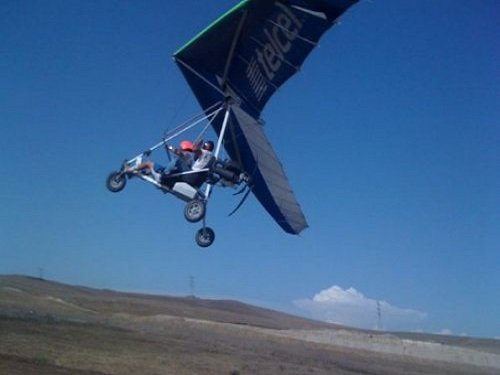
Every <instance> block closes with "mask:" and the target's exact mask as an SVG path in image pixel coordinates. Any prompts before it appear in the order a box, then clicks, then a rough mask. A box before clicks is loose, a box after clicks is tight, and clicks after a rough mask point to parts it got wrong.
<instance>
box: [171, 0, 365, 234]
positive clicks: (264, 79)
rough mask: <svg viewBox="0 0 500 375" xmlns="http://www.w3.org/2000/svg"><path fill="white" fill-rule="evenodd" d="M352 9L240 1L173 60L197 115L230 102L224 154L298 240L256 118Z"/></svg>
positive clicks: (315, 1)
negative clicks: (191, 95)
mask: <svg viewBox="0 0 500 375" xmlns="http://www.w3.org/2000/svg"><path fill="white" fill-rule="evenodd" d="M356 2H357V0H282V1H271V0H245V1H242V2H240V3H239V4H238V5H236V6H235V7H234V8H233V9H231V10H230V11H228V12H227V13H226V14H224V15H223V16H221V17H220V18H219V19H218V20H216V21H215V22H214V23H213V24H212V25H210V26H209V27H208V28H207V29H205V30H204V31H202V32H201V33H200V34H199V35H198V36H196V37H195V38H194V39H193V40H191V41H190V42H188V43H187V44H186V45H185V46H184V47H182V48H181V49H180V50H179V51H178V52H176V53H175V54H174V58H175V60H176V62H177V64H178V65H179V67H180V69H181V71H182V73H183V74H184V76H185V78H186V80H187V82H188V84H189V85H190V86H191V89H192V90H193V92H194V94H195V96H196V98H197V99H198V101H199V102H200V104H201V106H202V107H203V108H204V109H206V108H209V107H210V106H212V105H213V104H214V103H217V102H220V101H221V100H224V99H225V98H227V97H231V98H232V99H233V100H234V101H235V102H236V105H235V108H237V110H233V111H232V115H231V126H230V128H229V129H228V132H227V133H226V135H225V139H224V146H225V148H226V151H227V152H228V154H229V156H230V157H231V158H232V159H234V160H236V161H238V162H239V163H240V164H241V165H242V166H243V168H244V169H245V170H246V171H247V173H253V174H254V175H255V177H254V182H255V183H254V187H253V192H254V194H255V196H256V197H257V199H258V200H259V201H260V202H261V204H262V205H263V206H264V208H266V210H267V211H268V212H269V213H270V214H271V216H272V217H273V218H274V219H275V220H276V221H277V222H278V224H279V225H280V226H281V227H282V228H283V229H284V230H285V231H287V232H289V233H294V234H298V233H300V231H301V230H302V229H304V228H306V227H307V223H306V221H305V218H304V215H303V214H302V211H301V210H300V207H299V205H298V203H297V202H296V200H295V198H294V196H293V193H292V192H291V189H290V188H289V186H288V181H287V179H286V176H285V174H284V171H283V168H282V166H281V164H280V163H279V160H278V158H277V157H276V155H275V153H274V151H273V150H272V148H271V146H270V144H269V142H268V141H267V139H266V137H265V135H264V132H263V130H262V127H261V126H260V125H259V121H258V119H259V118H260V114H261V112H262V110H263V108H264V106H265V105H266V103H267V102H268V100H269V99H270V98H271V96H272V95H273V93H274V92H275V91H276V90H278V89H279V88H280V87H281V86H282V85H283V84H284V83H285V82H286V81H287V80H288V79H289V78H290V77H291V76H293V75H294V74H295V73H297V72H298V71H299V69H300V66H301V65H302V63H303V62H304V60H305V59H306V57H307V56H308V55H309V53H310V52H311V51H312V49H313V48H314V47H315V46H316V45H317V43H318V40H319V38H320V37H321V36H322V35H323V34H324V33H325V32H326V31H327V30H328V29H329V28H330V27H331V26H332V25H333V24H334V23H335V21H336V20H337V18H338V17H339V16H340V15H341V14H342V13H344V12H345V11H346V10H347V9H348V8H349V7H350V6H351V5H353V4H355V3H356ZM221 124H222V116H219V117H218V118H216V119H215V121H214V122H213V127H214V129H215V131H216V132H217V133H218V134H219V133H220V129H221ZM252 127H255V129H257V130H255V129H252ZM251 137H256V139H258V141H256V139H253V138H251ZM266 160H268V161H269V162H267V161H266ZM285 191H286V192H287V193H284V192H285Z"/></svg>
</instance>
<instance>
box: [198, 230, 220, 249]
mask: <svg viewBox="0 0 500 375" xmlns="http://www.w3.org/2000/svg"><path fill="white" fill-rule="evenodd" d="M214 240H215V232H214V231H213V229H212V228H210V227H204V228H201V229H200V230H198V232H196V243H197V244H198V246H200V247H208V246H210V245H211V244H212V243H213V242H214Z"/></svg>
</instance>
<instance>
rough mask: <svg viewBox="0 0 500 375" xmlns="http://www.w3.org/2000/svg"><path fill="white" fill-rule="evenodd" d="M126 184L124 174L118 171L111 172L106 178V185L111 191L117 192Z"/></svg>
mask: <svg viewBox="0 0 500 375" xmlns="http://www.w3.org/2000/svg"><path fill="white" fill-rule="evenodd" d="M126 184H127V178H126V177H125V174H123V173H120V172H113V173H111V174H110V175H109V176H108V178H107V179H106V187H107V188H108V190H109V191H111V192H112V193H118V192H119V191H122V190H123V189H124V188H125V185H126Z"/></svg>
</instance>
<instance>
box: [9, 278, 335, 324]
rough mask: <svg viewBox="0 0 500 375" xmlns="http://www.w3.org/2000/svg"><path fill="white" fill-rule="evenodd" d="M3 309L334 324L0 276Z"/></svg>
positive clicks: (215, 303)
mask: <svg viewBox="0 0 500 375" xmlns="http://www.w3.org/2000/svg"><path fill="white" fill-rule="evenodd" d="M0 308H3V309H4V311H6V310H9V311H12V312H16V310H17V312H26V311H33V313H34V314H52V315H54V316H57V317H62V318H65V319H69V318H75V319H90V320H92V319H98V318H99V317H102V316H107V315H113V314H118V313H126V314H129V315H138V316H153V315H171V316H178V317H183V318H191V319H200V320H209V321H215V322H223V323H234V324H242V325H251V326H255V327H262V328H271V329H318V328H335V326H334V325H331V324H326V323H322V322H317V321H313V320H308V319H304V318H299V317H295V316H292V315H288V314H284V313H280V312H276V311H272V310H269V309H264V308H260V307H256V306H251V305H247V304H244V303H241V302H237V301H230V300H207V299H199V298H192V297H166V296H154V295H146V294H135V293H121V292H115V291H110V290H97V289H91V288H86V287H80V286H69V285H65V284H61V283H57V282H53V281H46V280H41V279H38V278H31V277H25V276H0Z"/></svg>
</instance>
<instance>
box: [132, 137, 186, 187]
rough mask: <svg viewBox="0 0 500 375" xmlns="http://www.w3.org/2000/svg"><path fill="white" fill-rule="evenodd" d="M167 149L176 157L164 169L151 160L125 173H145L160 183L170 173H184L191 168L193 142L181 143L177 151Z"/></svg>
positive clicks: (171, 148) (173, 148)
mask: <svg viewBox="0 0 500 375" xmlns="http://www.w3.org/2000/svg"><path fill="white" fill-rule="evenodd" d="M167 148H168V150H169V151H171V152H172V153H174V154H175V155H176V157H175V158H174V159H172V161H170V163H169V164H168V165H167V166H166V167H164V166H163V165H161V164H159V163H157V162H154V161H152V160H148V161H145V162H143V163H141V164H139V165H138V166H137V167H132V168H130V169H128V170H127V172H128V171H145V172H146V173H151V175H152V176H153V178H154V179H155V180H156V181H158V182H160V180H161V178H162V176H166V175H169V174H171V173H180V172H185V171H189V170H190V169H191V166H192V165H193V154H192V153H193V149H194V146H193V142H191V141H182V142H181V143H180V144H179V148H178V149H177V148H175V147H173V146H168V147H167Z"/></svg>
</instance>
